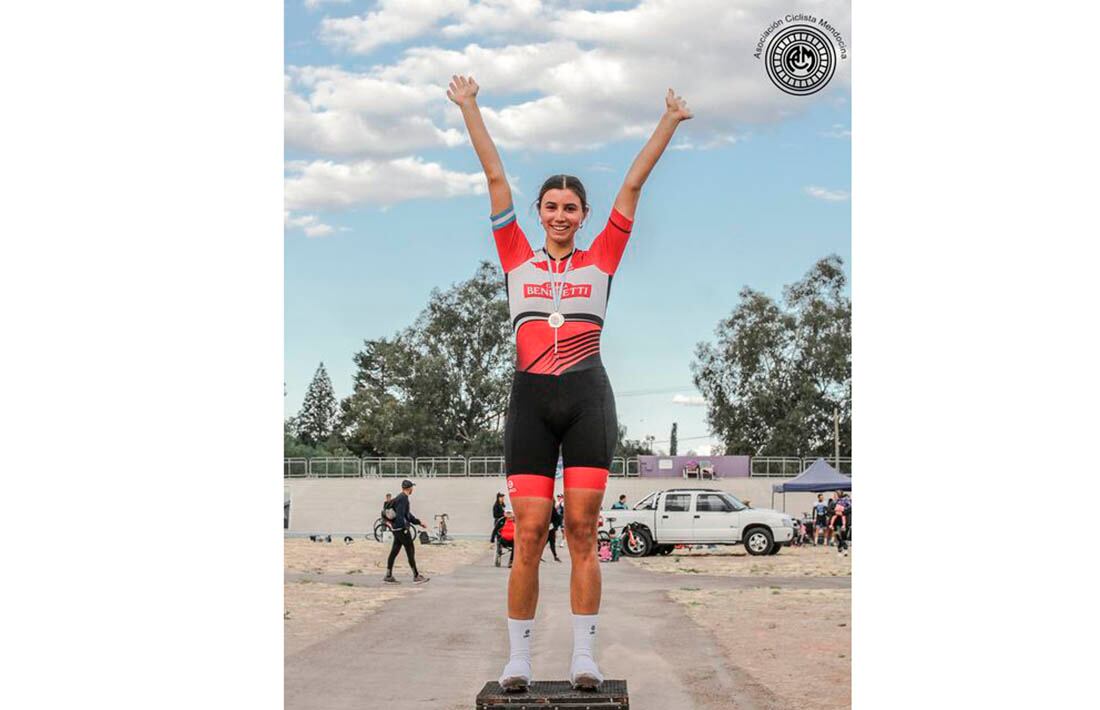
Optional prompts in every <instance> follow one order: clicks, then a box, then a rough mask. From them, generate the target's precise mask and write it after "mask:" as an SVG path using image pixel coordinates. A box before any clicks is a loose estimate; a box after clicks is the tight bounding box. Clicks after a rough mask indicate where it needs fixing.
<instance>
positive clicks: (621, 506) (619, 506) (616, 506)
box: [611, 493, 626, 510]
mask: <svg viewBox="0 0 1100 710" xmlns="http://www.w3.org/2000/svg"><path fill="white" fill-rule="evenodd" d="M611 509H612V510H626V494H625V493H623V494H622V495H621V496H619V500H618V501H617V502H615V503H613V504H612V505H611Z"/></svg>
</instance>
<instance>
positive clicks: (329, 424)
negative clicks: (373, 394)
mask: <svg viewBox="0 0 1100 710" xmlns="http://www.w3.org/2000/svg"><path fill="white" fill-rule="evenodd" d="M338 411H339V408H338V405H337V403H336V394H335V393H334V392H333V391H332V380H330V379H329V376H328V372H326V371H325V363H323V362H322V363H321V364H320V365H318V366H317V372H315V373H313V381H312V382H310V383H309V389H308V390H306V396H305V399H304V400H303V401H302V409H301V410H300V411H299V412H298V416H297V417H295V418H294V426H295V429H296V431H295V434H296V435H297V437H298V441H300V442H301V443H303V444H306V445H307V446H317V445H319V444H323V443H324V442H326V441H328V439H329V437H330V436H332V432H333V429H334V428H335V427H336V417H337V414H338Z"/></svg>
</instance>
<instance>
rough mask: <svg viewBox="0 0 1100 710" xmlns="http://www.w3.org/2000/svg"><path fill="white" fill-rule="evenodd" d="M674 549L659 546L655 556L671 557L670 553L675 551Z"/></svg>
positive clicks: (672, 546) (670, 546)
mask: <svg viewBox="0 0 1100 710" xmlns="http://www.w3.org/2000/svg"><path fill="white" fill-rule="evenodd" d="M675 549H676V547H675V546H674V545H661V546H660V549H659V550H657V554H658V555H671V554H672V551H673V550H675Z"/></svg>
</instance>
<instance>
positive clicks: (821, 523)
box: [814, 493, 829, 547]
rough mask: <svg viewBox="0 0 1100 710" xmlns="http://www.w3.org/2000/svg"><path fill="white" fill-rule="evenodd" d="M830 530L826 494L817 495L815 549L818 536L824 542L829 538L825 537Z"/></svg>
mask: <svg viewBox="0 0 1100 710" xmlns="http://www.w3.org/2000/svg"><path fill="white" fill-rule="evenodd" d="M828 529H829V506H827V505H825V494H824V493H818V494H817V502H816V503H814V547H817V536H818V535H821V541H822V542H824V541H825V540H827V539H828V538H826V537H825V535H826V532H825V531H826V530H828Z"/></svg>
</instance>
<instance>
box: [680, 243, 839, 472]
mask: <svg viewBox="0 0 1100 710" xmlns="http://www.w3.org/2000/svg"><path fill="white" fill-rule="evenodd" d="M843 265H844V263H843V261H842V260H841V259H840V257H838V256H836V255H831V256H828V257H826V258H824V259H821V260H820V261H818V262H817V263H816V264H814V266H813V268H811V269H810V271H809V272H808V273H807V274H806V276H805V277H804V278H802V279H801V280H799V281H797V282H795V283H793V284H789V285H787V286H786V287H785V288H784V289H783V303H782V305H781V304H778V303H776V302H775V301H773V300H772V299H770V298H768V297H767V296H766V295H764V294H762V293H760V292H758V291H753V290H752V289H750V288H747V287H746V288H744V289H742V290H741V293H740V303H738V305H737V307H736V308H734V310H733V312H732V313H731V314H730V316H729V317H728V318H726V319H724V320H722V321H721V322H720V323H719V324H718V327H717V328H716V336H717V342H716V343H713V344H711V343H699V345H698V346H697V347H696V350H695V355H696V359H695V361H694V362H692V374H693V377H694V380H695V385H696V387H698V388H699V390H700V391H701V392H702V393H703V396H704V397H705V398H706V401H707V421H708V424H709V425H710V427H711V430H712V431H713V432H715V433H716V434H718V435H719V436H721V437H722V439H723V443H724V446H725V450H726V452H727V453H731V454H752V455H777V456H778V455H789V456H818V455H821V456H825V455H831V454H832V452H833V409H834V407H835V408H837V409H839V411H840V449H841V453H842V454H843V455H848V456H850V455H851V402H852V375H851V372H852V368H851V342H852V335H851V324H852V306H851V300H850V299H849V298H848V297H847V296H845V295H844V286H845V284H846V279H845V277H844V272H843Z"/></svg>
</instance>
